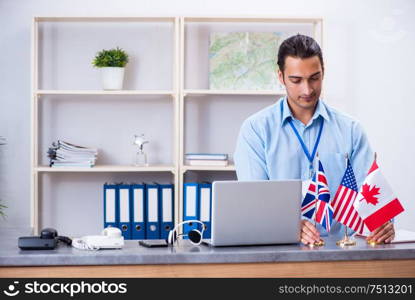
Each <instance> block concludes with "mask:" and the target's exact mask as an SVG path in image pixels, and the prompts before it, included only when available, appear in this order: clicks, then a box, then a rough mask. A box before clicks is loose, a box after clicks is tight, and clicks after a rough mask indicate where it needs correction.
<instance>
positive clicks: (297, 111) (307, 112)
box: [288, 99, 318, 125]
mask: <svg viewBox="0 0 415 300" xmlns="http://www.w3.org/2000/svg"><path fill="white" fill-rule="evenodd" d="M317 104H318V102H317V103H316V105H315V106H314V107H313V108H310V109H306V108H302V107H300V106H298V105H297V104H296V103H293V101H291V100H289V99H288V106H289V108H290V110H291V113H292V114H293V116H294V118H296V119H297V120H299V121H300V122H301V123H303V124H304V125H307V124H308V122H310V120H311V118H312V117H313V115H314V112H315V111H316V108H317Z"/></svg>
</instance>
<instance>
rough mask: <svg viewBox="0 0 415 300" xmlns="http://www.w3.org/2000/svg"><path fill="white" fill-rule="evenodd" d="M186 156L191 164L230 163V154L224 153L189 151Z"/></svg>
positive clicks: (215, 164)
mask: <svg viewBox="0 0 415 300" xmlns="http://www.w3.org/2000/svg"><path fill="white" fill-rule="evenodd" d="M185 158H186V160H187V163H188V164H189V165H190V166H227V165H228V154H223V153H187V154H186V155H185Z"/></svg>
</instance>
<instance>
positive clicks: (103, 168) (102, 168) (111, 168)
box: [35, 165, 175, 173]
mask: <svg viewBox="0 0 415 300" xmlns="http://www.w3.org/2000/svg"><path fill="white" fill-rule="evenodd" d="M35 171H37V172H89V173H91V172H172V173H174V172H175V167H174V166H168V165H154V166H148V167H135V166H117V165H97V166H94V167H92V168H83V167H55V168H51V167H49V166H38V167H37V168H35Z"/></svg>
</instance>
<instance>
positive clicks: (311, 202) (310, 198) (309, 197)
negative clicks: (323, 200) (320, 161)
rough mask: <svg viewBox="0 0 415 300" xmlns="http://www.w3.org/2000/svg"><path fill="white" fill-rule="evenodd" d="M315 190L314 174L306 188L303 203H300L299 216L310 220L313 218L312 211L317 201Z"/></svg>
mask: <svg viewBox="0 0 415 300" xmlns="http://www.w3.org/2000/svg"><path fill="white" fill-rule="evenodd" d="M316 190H317V187H316V174H314V175H313V178H312V180H311V181H310V185H309V186H308V190H307V193H306V195H305V196H304V199H303V202H302V203H301V214H302V215H303V216H304V217H307V218H309V219H310V220H312V219H313V218H314V211H315V208H316V201H317V199H316V198H317V197H316Z"/></svg>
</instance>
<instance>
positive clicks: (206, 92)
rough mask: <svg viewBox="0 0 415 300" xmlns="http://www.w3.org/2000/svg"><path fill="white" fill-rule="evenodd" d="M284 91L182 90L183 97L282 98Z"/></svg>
mask: <svg viewBox="0 0 415 300" xmlns="http://www.w3.org/2000/svg"><path fill="white" fill-rule="evenodd" d="M286 94H287V93H286V91H285V90H281V91H271V90H184V91H183V95H184V96H192V95H194V96H196V95H255V96H279V95H281V96H283V95H286Z"/></svg>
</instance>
